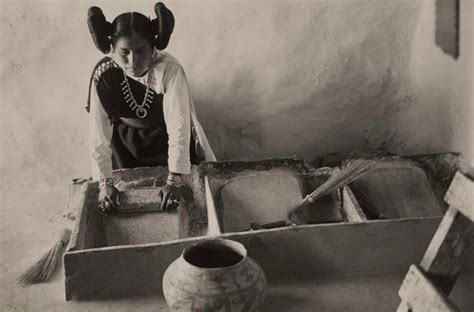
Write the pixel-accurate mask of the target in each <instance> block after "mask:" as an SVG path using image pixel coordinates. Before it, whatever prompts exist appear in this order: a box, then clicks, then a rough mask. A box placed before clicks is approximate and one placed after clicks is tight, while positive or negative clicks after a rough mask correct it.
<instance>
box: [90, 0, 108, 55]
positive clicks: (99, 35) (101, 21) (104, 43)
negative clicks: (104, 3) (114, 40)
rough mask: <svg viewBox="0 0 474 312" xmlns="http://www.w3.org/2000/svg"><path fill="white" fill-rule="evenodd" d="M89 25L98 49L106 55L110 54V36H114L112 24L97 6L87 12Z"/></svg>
mask: <svg viewBox="0 0 474 312" xmlns="http://www.w3.org/2000/svg"><path fill="white" fill-rule="evenodd" d="M87 25H88V26H89V31H90V33H91V35H92V40H93V41H94V44H95V46H96V47H97V49H99V50H100V51H102V53H104V54H107V53H109V52H110V47H111V41H110V38H109V36H110V35H111V34H112V24H111V23H109V22H107V20H106V19H105V16H104V14H103V13H102V10H101V9H100V8H98V7H95V6H94V7H91V8H89V10H88V12H87Z"/></svg>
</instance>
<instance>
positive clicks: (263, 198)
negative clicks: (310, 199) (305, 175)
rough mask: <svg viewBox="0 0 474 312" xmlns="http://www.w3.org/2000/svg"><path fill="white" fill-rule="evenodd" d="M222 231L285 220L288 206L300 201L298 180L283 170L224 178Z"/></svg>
mask: <svg viewBox="0 0 474 312" xmlns="http://www.w3.org/2000/svg"><path fill="white" fill-rule="evenodd" d="M218 197H220V199H221V205H222V206H221V207H222V218H223V221H224V222H223V229H222V230H223V231H224V232H239V231H246V230H248V229H249V228H250V223H251V222H257V223H259V224H265V223H270V222H275V221H280V220H287V219H288V213H289V211H290V209H291V208H293V207H294V206H296V205H297V204H298V203H300V202H301V200H302V198H303V194H302V191H301V187H300V182H299V180H298V178H297V177H295V175H294V174H291V173H289V172H287V171H284V170H278V169H274V170H269V171H259V172H255V171H254V172H248V173H243V174H242V175H239V176H236V177H233V178H231V179H229V180H227V181H226V182H225V183H224V184H223V185H222V187H221V189H220V192H219V193H218Z"/></svg>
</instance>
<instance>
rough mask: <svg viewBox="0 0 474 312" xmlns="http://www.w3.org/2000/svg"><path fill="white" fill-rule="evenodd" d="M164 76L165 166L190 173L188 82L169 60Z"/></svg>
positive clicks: (182, 72)
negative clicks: (166, 148) (166, 155)
mask: <svg viewBox="0 0 474 312" xmlns="http://www.w3.org/2000/svg"><path fill="white" fill-rule="evenodd" d="M165 76H167V77H164V79H163V80H164V81H163V82H164V84H165V94H164V97H163V114H164V117H165V122H166V129H167V132H168V169H169V171H171V172H176V173H181V174H189V173H190V172H191V161H190V155H189V144H190V140H191V110H190V95H189V89H188V82H187V80H186V76H185V74H184V70H183V69H182V67H181V66H180V65H177V64H170V65H168V68H167V70H166V73H165Z"/></svg>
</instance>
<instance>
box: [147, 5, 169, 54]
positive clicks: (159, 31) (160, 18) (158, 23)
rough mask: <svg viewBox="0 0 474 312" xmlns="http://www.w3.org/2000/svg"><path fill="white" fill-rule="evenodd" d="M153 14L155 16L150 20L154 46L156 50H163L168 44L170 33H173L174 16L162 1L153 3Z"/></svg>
mask: <svg viewBox="0 0 474 312" xmlns="http://www.w3.org/2000/svg"><path fill="white" fill-rule="evenodd" d="M155 14H156V18H155V19H154V20H152V21H151V23H152V27H153V31H154V33H155V35H156V39H155V47H156V48H157V49H158V50H163V49H165V48H166V47H167V46H168V43H169V41H170V37H171V33H173V29H174V16H173V13H172V12H171V11H170V10H169V9H168V8H167V7H166V6H165V5H164V4H163V3H162V2H158V3H156V4H155Z"/></svg>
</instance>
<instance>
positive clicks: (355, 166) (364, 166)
mask: <svg viewBox="0 0 474 312" xmlns="http://www.w3.org/2000/svg"><path fill="white" fill-rule="evenodd" d="M379 165H380V162H379V161H376V160H368V159H354V160H349V161H348V162H347V163H346V164H345V165H344V166H343V168H342V169H341V170H338V171H336V172H335V173H334V174H333V175H331V177H329V179H328V180H327V181H326V182H324V183H323V184H322V185H321V186H319V187H318V188H317V189H316V190H314V191H313V192H312V193H311V194H309V195H308V196H306V198H305V199H304V200H303V201H302V202H301V203H300V204H299V205H298V206H297V207H295V208H293V209H292V210H291V211H290V214H289V219H290V220H292V221H293V222H295V223H296V224H301V223H302V221H301V220H299V218H298V217H297V216H296V213H297V212H298V210H300V209H302V208H303V207H305V206H307V205H309V204H310V203H313V202H315V201H316V200H317V199H319V198H321V197H323V196H325V195H328V194H330V193H332V192H334V191H335V190H337V189H339V188H341V187H343V186H345V185H347V184H349V183H351V182H353V181H354V180H357V179H358V178H360V177H361V176H362V175H364V174H366V173H367V172H369V171H371V170H373V169H375V168H377V167H378V166H379Z"/></svg>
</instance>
